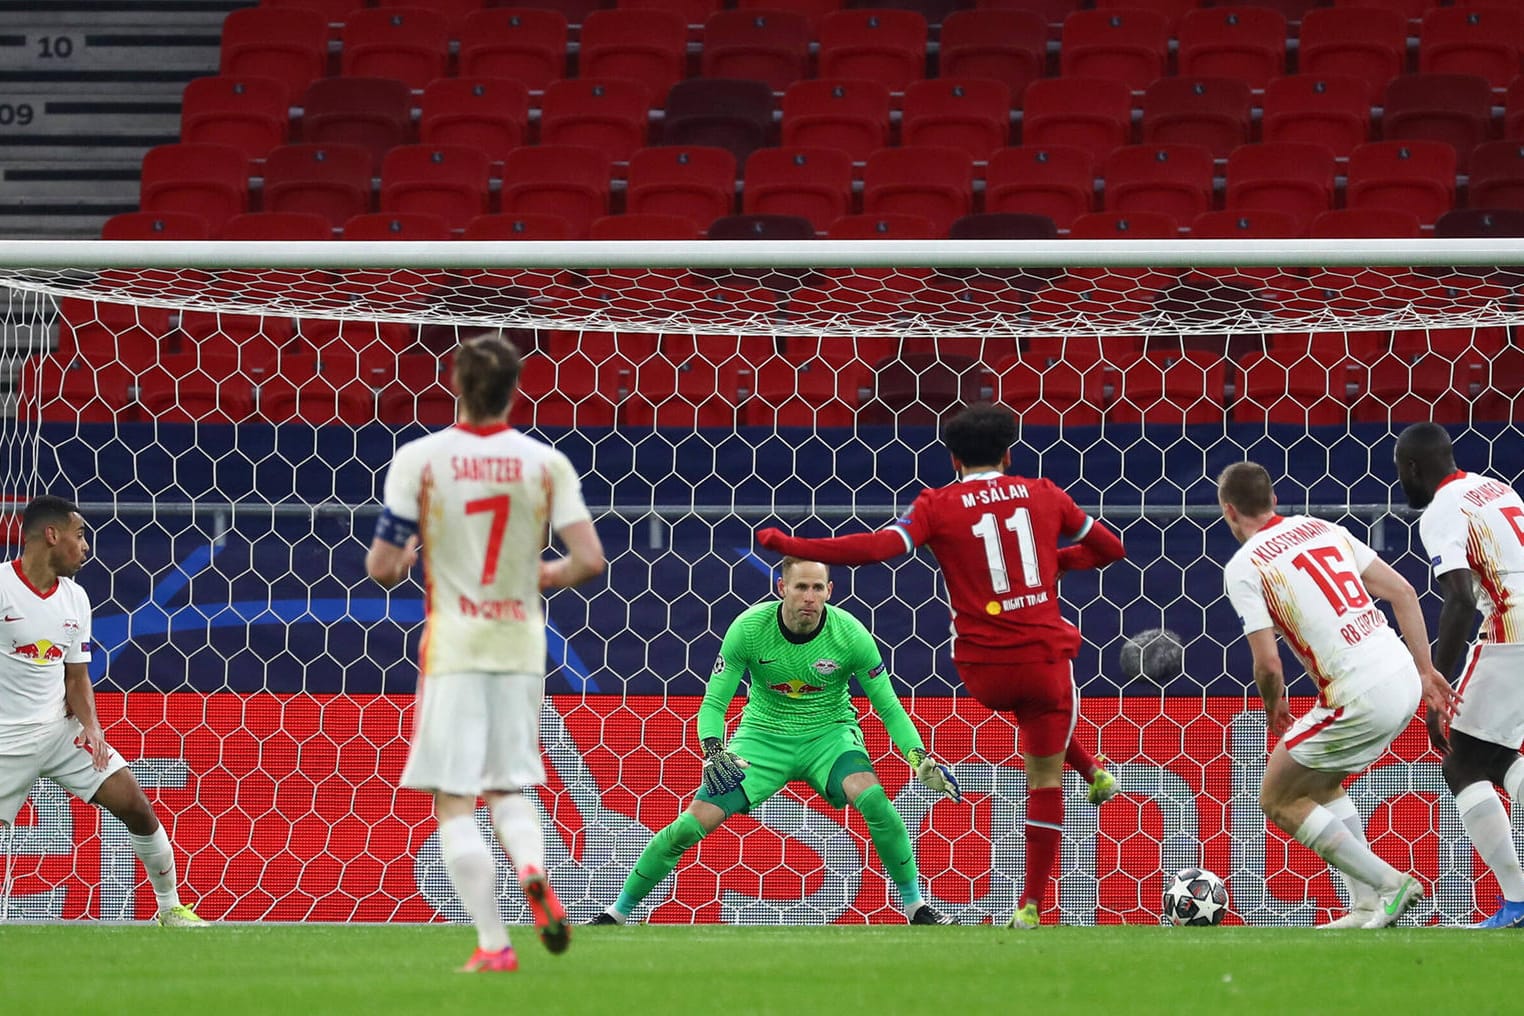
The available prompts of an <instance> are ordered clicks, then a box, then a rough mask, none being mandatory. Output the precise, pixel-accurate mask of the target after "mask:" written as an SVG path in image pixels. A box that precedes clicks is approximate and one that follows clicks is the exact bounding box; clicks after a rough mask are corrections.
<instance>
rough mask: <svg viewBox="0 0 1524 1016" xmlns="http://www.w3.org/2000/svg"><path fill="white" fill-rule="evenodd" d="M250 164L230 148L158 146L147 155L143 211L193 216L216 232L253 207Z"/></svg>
mask: <svg viewBox="0 0 1524 1016" xmlns="http://www.w3.org/2000/svg"><path fill="white" fill-rule="evenodd" d="M248 173H249V160H248V159H247V158H246V157H245V156H244V153H243V152H241V151H239V150H238V149H236V148H229V147H228V146H226V145H159V146H158V147H156V148H150V149H149V150H148V152H147V154H146V155H144V156H143V179H142V184H141V187H140V192H141V198H140V200H139V202H138V203H139V206H140V207H141V208H142V209H143V211H145V212H190V213H192V214H194V215H199V216H201V217H202V218H203V219H205V220H206V223H207V227H208V228H209V229H210V230H211V231H212V232H213V233H216V232H218V231H220V230H221V229H222V224H223V223H224V222H226V221H227V220H228V219H230V218H232V217H233V216H234V215H237V214H238V213H239V212H244V211H247V210H248V207H249V178H248Z"/></svg>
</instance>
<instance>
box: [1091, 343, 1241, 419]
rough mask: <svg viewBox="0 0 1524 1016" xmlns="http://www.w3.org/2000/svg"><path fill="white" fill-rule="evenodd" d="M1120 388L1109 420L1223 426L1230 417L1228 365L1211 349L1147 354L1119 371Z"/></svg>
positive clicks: (1117, 374)
mask: <svg viewBox="0 0 1524 1016" xmlns="http://www.w3.org/2000/svg"><path fill="white" fill-rule="evenodd" d="M1115 377H1116V380H1117V389H1116V392H1115V394H1114V395H1113V396H1112V401H1111V405H1110V406H1108V407H1107V409H1106V419H1107V420H1109V421H1111V422H1112V423H1144V424H1158V425H1163V426H1170V427H1181V426H1188V425H1190V424H1194V423H1215V424H1218V425H1221V424H1222V423H1223V422H1224V420H1225V418H1226V415H1227V414H1226V410H1225V409H1224V408H1223V404H1224V400H1225V394H1224V392H1225V389H1226V385H1225V381H1226V364H1225V363H1224V361H1223V358H1222V357H1221V356H1218V355H1215V354H1212V353H1193V352H1189V351H1187V352H1186V353H1185V354H1184V355H1182V356H1180V357H1179V358H1168V357H1159V356H1155V355H1148V356H1145V357H1143V358H1142V359H1139V360H1135V361H1134V362H1133V363H1132V364H1130V365H1129V366H1128V367H1127V369H1125V370H1121V371H1118V372H1117V373H1116V375H1115Z"/></svg>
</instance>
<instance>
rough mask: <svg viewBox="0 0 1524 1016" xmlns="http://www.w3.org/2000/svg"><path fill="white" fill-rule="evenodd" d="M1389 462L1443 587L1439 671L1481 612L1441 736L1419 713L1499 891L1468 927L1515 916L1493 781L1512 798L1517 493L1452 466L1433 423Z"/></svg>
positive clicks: (1517, 901) (1517, 715) (1510, 846)
mask: <svg viewBox="0 0 1524 1016" xmlns="http://www.w3.org/2000/svg"><path fill="white" fill-rule="evenodd" d="M1396 463H1397V477H1398V480H1399V481H1400V482H1401V484H1402V490H1403V493H1404V494H1406V495H1407V499H1408V504H1409V505H1410V506H1412V507H1414V508H1422V509H1423V517H1422V518H1421V519H1420V520H1419V523H1418V535H1419V538H1420V539H1422V540H1423V546H1424V552H1425V553H1426V554H1427V555H1428V556H1429V563H1430V564H1431V565H1432V566H1433V568H1434V575H1435V577H1436V578H1437V579H1438V581H1439V584H1440V586H1441V587H1442V588H1443V589H1444V596H1445V605H1444V607H1443V608H1441V610H1440V614H1439V631H1438V639H1437V641H1436V643H1435V646H1434V664H1435V666H1436V667H1437V668H1438V670H1439V672H1440V673H1441V674H1443V675H1445V676H1446V677H1449V676H1450V675H1451V674H1453V673H1455V666H1456V664H1457V663H1458V662H1459V661H1460V658H1461V650H1462V649H1463V648H1464V647H1465V645H1466V639H1467V637H1468V636H1469V635H1470V634H1471V626H1472V624H1473V623H1475V619H1476V612H1477V608H1478V607H1480V608H1481V613H1482V626H1481V630H1480V632H1479V633H1478V634H1477V639H1476V642H1475V643H1473V644H1472V646H1471V649H1470V651H1469V652H1468V653H1466V665H1465V668H1464V670H1463V671H1462V675H1461V680H1460V686H1459V687H1458V688H1457V689H1456V690H1457V691H1459V692H1460V694H1461V695H1463V696H1465V699H1466V702H1465V705H1464V706H1463V707H1462V708H1461V709H1460V710H1459V712H1458V713H1457V715H1456V717H1455V721H1454V723H1453V724H1451V726H1450V730H1449V732H1448V736H1447V734H1446V730H1445V726H1444V723H1443V722H1442V719H1441V718H1440V717H1436V716H1435V715H1433V714H1432V713H1431V714H1430V715H1429V717H1428V720H1429V739H1430V741H1431V742H1432V743H1433V745H1434V748H1435V749H1436V750H1437V751H1438V752H1439V753H1440V754H1441V755H1443V756H1444V757H1445V761H1444V774H1445V783H1447V784H1448V785H1449V787H1450V792H1451V793H1452V794H1454V795H1455V810H1456V811H1458V812H1460V818H1461V824H1462V825H1464V826H1465V828H1466V835H1467V836H1469V837H1471V842H1472V844H1473V845H1474V846H1475V847H1476V851H1477V853H1478V854H1480V855H1481V857H1482V860H1483V861H1485V862H1486V864H1487V867H1489V868H1491V869H1492V872H1493V874H1494V875H1496V876H1497V880H1498V888H1500V889H1501V890H1502V891H1503V903H1502V906H1501V907H1499V908H1498V911H1497V912H1496V913H1495V914H1493V915H1492V916H1491V917H1489V918H1487V919H1486V920H1484V921H1482V922H1481V923H1480V924H1476V925H1473V927H1476V928H1520V927H1524V870H1521V869H1520V866H1519V854H1518V851H1517V850H1516V849H1515V847H1514V842H1513V826H1512V824H1511V823H1510V822H1509V821H1508V812H1507V811H1506V810H1505V809H1504V808H1503V802H1502V801H1501V800H1499V799H1498V792H1497V790H1496V789H1495V786H1494V785H1496V786H1498V787H1504V788H1506V789H1507V791H1508V796H1509V797H1510V798H1512V799H1513V800H1514V801H1518V800H1519V795H1520V794H1521V793H1524V759H1521V758H1520V756H1519V744H1520V742H1521V741H1524V500H1521V499H1520V497H1519V495H1518V492H1517V491H1515V490H1514V489H1513V488H1512V487H1510V486H1509V485H1508V484H1506V483H1503V482H1502V481H1501V480H1495V479H1493V478H1492V477H1489V476H1483V475H1481V474H1480V473H1466V472H1462V471H1461V470H1459V469H1457V468H1455V455H1454V452H1453V451H1452V449H1451V447H1450V435H1449V434H1448V433H1446V432H1445V429H1444V428H1443V427H1441V426H1439V425H1438V424H1433V423H1417V424H1414V425H1413V426H1411V427H1409V428H1408V429H1407V430H1404V431H1403V432H1402V433H1401V434H1400V435H1399V436H1398V438H1397V452H1396Z"/></svg>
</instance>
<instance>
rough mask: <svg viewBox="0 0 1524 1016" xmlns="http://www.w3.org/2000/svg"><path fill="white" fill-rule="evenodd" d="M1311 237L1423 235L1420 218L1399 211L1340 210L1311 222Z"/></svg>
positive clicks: (1327, 213) (1358, 237) (1381, 209)
mask: <svg viewBox="0 0 1524 1016" xmlns="http://www.w3.org/2000/svg"><path fill="white" fill-rule="evenodd" d="M1308 235H1309V236H1311V237H1312V238H1314V239H1337V238H1340V237H1345V238H1350V239H1360V238H1378V237H1387V236H1391V237H1405V238H1414V239H1416V238H1417V237H1420V236H1422V235H1423V223H1421V222H1419V221H1418V216H1416V215H1414V214H1413V213H1412V212H1409V211H1404V210H1402V209H1400V208H1341V209H1338V210H1337V211H1332V212H1324V213H1323V214H1322V215H1319V216H1318V217H1317V218H1315V219H1313V220H1312V225H1311V226H1310V227H1309V229H1308Z"/></svg>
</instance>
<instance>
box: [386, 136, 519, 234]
mask: <svg viewBox="0 0 1524 1016" xmlns="http://www.w3.org/2000/svg"><path fill="white" fill-rule="evenodd" d="M520 151H522V149H520ZM510 157H511V156H510ZM491 170H492V160H491V159H489V158H488V157H487V154H486V153H485V152H482V151H480V150H479V149H475V148H465V147H461V146H455V145H403V146H401V147H399V148H394V149H392V150H391V151H390V152H388V153H386V162H385V163H384V165H383V166H382V169H381V211H383V212H389V213H398V212H412V213H420V212H421V213H423V214H426V215H437V216H439V217H440V218H441V219H443V220H444V222H445V224H446V225H447V226H449V227H450V228H451V229H464V228H465V225H466V223H467V222H469V221H471V219H472V218H473V217H475V216H477V215H482V214H484V213H485V212H486V211H487V183H488V177H489V176H490V174H491Z"/></svg>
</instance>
